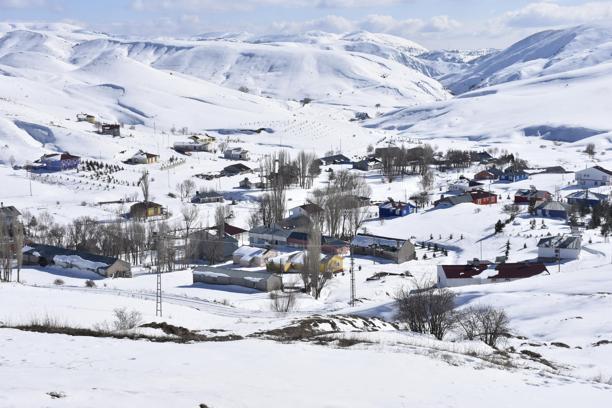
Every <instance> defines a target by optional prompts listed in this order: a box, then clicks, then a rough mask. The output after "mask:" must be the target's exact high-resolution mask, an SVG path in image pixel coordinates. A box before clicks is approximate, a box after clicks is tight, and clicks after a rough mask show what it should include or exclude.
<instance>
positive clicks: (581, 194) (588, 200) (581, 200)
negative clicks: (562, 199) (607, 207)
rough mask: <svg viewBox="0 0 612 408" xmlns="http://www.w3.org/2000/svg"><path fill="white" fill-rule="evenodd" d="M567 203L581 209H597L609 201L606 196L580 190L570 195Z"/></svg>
mask: <svg viewBox="0 0 612 408" xmlns="http://www.w3.org/2000/svg"><path fill="white" fill-rule="evenodd" d="M566 198H567V202H568V203H569V204H571V205H577V206H580V207H591V208H592V207H595V206H597V205H600V204H601V203H603V202H604V201H607V200H608V196H606V195H605V194H599V193H593V192H591V191H589V190H580V191H576V192H575V193H572V194H570V195H568V196H567V197H566Z"/></svg>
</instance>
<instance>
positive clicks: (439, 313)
mask: <svg viewBox="0 0 612 408" xmlns="http://www.w3.org/2000/svg"><path fill="white" fill-rule="evenodd" d="M415 286H416V288H415V289H413V290H411V291H408V290H405V289H403V290H401V291H400V292H399V293H398V294H397V296H396V300H397V303H398V314H397V319H398V320H400V321H401V322H404V323H406V324H407V325H408V327H409V328H410V330H412V331H414V332H418V333H430V334H432V335H433V336H434V337H435V338H436V339H438V340H442V339H443V338H444V335H445V334H446V333H447V332H448V331H449V330H451V329H452V328H453V327H454V326H455V322H456V319H455V314H454V311H453V308H454V306H455V302H454V300H455V294H454V293H453V292H451V291H450V290H448V289H447V288H435V287H430V285H428V284H427V283H422V282H416V281H415Z"/></svg>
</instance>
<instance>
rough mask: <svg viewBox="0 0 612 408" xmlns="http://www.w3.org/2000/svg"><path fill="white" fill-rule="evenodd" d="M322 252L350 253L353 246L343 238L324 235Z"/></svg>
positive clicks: (332, 253) (334, 253)
mask: <svg viewBox="0 0 612 408" xmlns="http://www.w3.org/2000/svg"><path fill="white" fill-rule="evenodd" d="M321 252H322V253H324V254H328V255H348V254H350V252H351V246H350V244H349V243H348V242H346V241H343V240H341V239H338V238H334V237H328V236H325V235H323V236H322V237H321Z"/></svg>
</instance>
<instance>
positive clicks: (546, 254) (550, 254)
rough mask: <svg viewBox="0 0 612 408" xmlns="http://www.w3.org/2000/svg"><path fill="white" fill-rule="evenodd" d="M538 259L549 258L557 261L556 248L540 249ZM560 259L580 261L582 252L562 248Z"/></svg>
mask: <svg viewBox="0 0 612 408" xmlns="http://www.w3.org/2000/svg"><path fill="white" fill-rule="evenodd" d="M538 257H539V258H548V259H557V254H556V253H555V248H546V247H540V248H538ZM559 257H560V258H561V259H578V258H579V257H580V250H579V249H569V248H560V249H559Z"/></svg>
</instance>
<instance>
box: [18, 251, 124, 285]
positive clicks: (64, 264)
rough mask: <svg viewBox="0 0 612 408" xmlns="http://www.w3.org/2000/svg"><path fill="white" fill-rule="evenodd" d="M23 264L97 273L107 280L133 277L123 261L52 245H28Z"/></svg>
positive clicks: (24, 252)
mask: <svg viewBox="0 0 612 408" xmlns="http://www.w3.org/2000/svg"><path fill="white" fill-rule="evenodd" d="M23 263H24V264H25V265H39V266H42V267H46V266H50V265H53V266H57V267H60V268H65V269H78V270H81V271H89V272H95V273H97V274H98V275H101V276H105V277H107V278H131V277H132V271H131V270H132V269H131V265H130V264H129V263H128V262H125V261H122V260H121V259H118V258H112V257H108V256H102V255H95V254H90V253H88V252H83V251H75V250H72V249H66V248H60V247H57V246H52V245H41V244H28V245H26V246H25V247H24V249H23Z"/></svg>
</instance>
